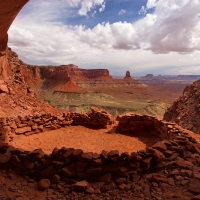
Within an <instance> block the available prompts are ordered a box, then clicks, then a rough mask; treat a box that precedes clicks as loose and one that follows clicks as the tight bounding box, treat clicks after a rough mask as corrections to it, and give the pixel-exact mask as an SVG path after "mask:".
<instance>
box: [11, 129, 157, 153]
mask: <svg viewBox="0 0 200 200" xmlns="http://www.w3.org/2000/svg"><path fill="white" fill-rule="evenodd" d="M156 141H158V138H155V137H147V136H141V135H139V136H135V137H132V136H130V135H122V134H119V133H116V131H114V130H113V129H112V130H111V129H110V130H109V129H101V130H93V129H89V128H85V127H83V126H70V127H66V128H61V129H58V130H52V131H48V132H43V133H39V134H34V135H30V136H24V135H20V136H16V137H15V138H14V140H13V142H11V145H13V146H14V147H16V148H22V149H24V150H28V151H32V150H34V149H38V148H41V149H43V151H44V152H46V153H51V152H52V150H53V149H54V148H55V147H57V148H62V147H68V148H69V147H71V148H75V149H82V150H83V151H85V152H94V153H95V152H96V153H101V151H102V150H106V151H110V150H118V151H119V152H120V153H122V152H129V153H131V152H133V151H138V150H141V149H144V148H145V147H146V146H152V145H153V144H154V143H155V142H156Z"/></svg>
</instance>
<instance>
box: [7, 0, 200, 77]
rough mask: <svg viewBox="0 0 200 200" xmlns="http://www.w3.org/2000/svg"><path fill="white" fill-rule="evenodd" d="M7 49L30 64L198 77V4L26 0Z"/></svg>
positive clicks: (198, 0) (188, 0)
mask: <svg viewBox="0 0 200 200" xmlns="http://www.w3.org/2000/svg"><path fill="white" fill-rule="evenodd" d="M9 46H10V47H11V48H12V49H13V50H14V51H16V52H17V53H18V54H19V56H20V58H21V59H22V60H23V61H24V62H26V63H29V64H37V65H61V64H69V63H73V64H75V65H78V66H79V67H80V68H87V69H92V68H107V69H109V70H110V74H111V75H124V74H125V71H126V70H129V71H130V72H131V75H132V76H138V75H145V74H147V73H153V74H155V75H158V74H165V75H166V74H175V75H178V74H200V0H57V1H55V0H29V2H28V3H27V4H26V6H25V7H24V8H23V9H22V11H21V12H20V14H19V15H18V17H17V18H16V20H15V21H14V23H13V25H12V26H11V28H10V30H9Z"/></svg>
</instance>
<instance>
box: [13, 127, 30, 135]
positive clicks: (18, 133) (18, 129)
mask: <svg viewBox="0 0 200 200" xmlns="http://www.w3.org/2000/svg"><path fill="white" fill-rule="evenodd" d="M30 131H31V127H29V126H27V127H23V128H17V129H16V130H15V133H16V135H21V134H24V133H27V132H30Z"/></svg>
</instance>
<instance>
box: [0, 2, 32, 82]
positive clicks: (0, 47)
mask: <svg viewBox="0 0 200 200" xmlns="http://www.w3.org/2000/svg"><path fill="white" fill-rule="evenodd" d="M27 2H28V0H17V1H15V0H3V1H0V8H1V9H0V78H7V77H9V76H10V75H11V68H10V65H9V63H8V47H7V42H8V35H7V31H8V29H9V27H10V25H11V24H12V22H13V20H14V19H15V17H16V16H17V14H18V13H19V11H20V10H21V9H22V7H23V6H24V5H25V4H26V3H27Z"/></svg>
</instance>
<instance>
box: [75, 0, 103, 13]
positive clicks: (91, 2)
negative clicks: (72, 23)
mask: <svg viewBox="0 0 200 200" xmlns="http://www.w3.org/2000/svg"><path fill="white" fill-rule="evenodd" d="M80 2H81V8H80V10H79V11H78V13H79V15H83V16H86V15H87V13H88V12H90V11H91V10H92V9H95V7H96V6H101V7H100V8H99V12H102V11H103V10H104V9H105V1H104V0H82V1H80Z"/></svg>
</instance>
